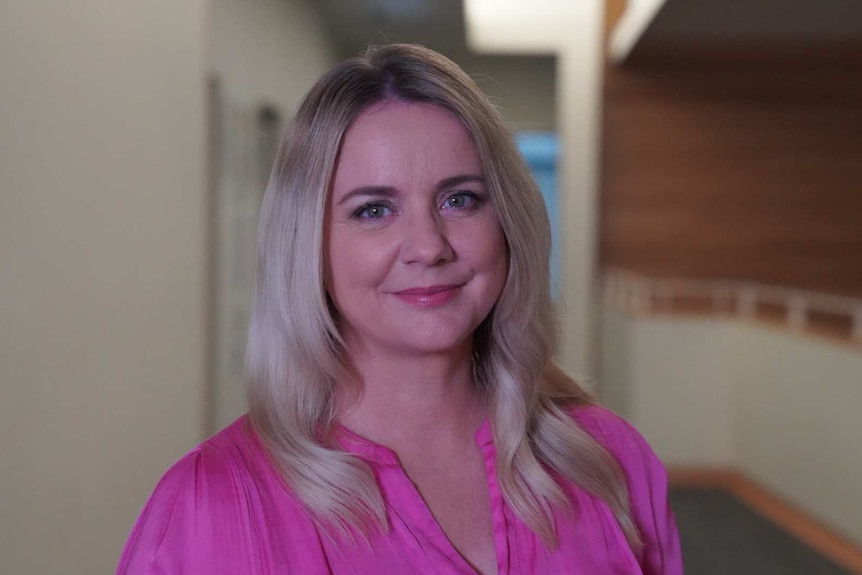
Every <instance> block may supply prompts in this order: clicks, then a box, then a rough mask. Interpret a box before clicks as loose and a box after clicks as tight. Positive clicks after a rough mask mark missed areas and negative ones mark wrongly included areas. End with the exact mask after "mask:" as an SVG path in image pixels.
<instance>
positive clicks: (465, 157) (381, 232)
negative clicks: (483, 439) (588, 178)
mask: <svg viewBox="0 0 862 575" xmlns="http://www.w3.org/2000/svg"><path fill="white" fill-rule="evenodd" d="M483 176H484V174H483V169H482V163H481V161H480V159H479V154H478V152H477V150H476V146H475V144H474V143H473V141H472V138H471V137H470V135H469V133H468V132H467V130H466V129H465V128H464V127H463V126H462V125H461V123H460V122H459V121H458V119H457V118H456V117H455V116H453V115H452V114H451V113H449V112H448V111H445V110H443V109H442V108H439V107H435V106H432V105H427V104H414V103H409V104H408V103H403V102H393V101H390V102H384V103H382V104H378V105H376V106H373V107H372V108H370V109H368V110H366V111H365V112H364V113H363V114H361V115H360V116H359V117H358V118H357V120H356V121H355V122H354V124H353V125H352V126H351V128H350V129H349V130H348V132H347V134H346V135H345V139H344V142H343V145H342V149H341V154H340V157H339V163H338V165H337V166H336V171H335V176H334V182H333V187H332V192H331V197H330V198H329V202H328V208H327V217H326V252H327V289H328V292H329V296H330V298H331V299H332V301H333V303H334V304H335V307H336V309H337V310H338V314H339V316H338V318H337V322H338V326H339V330H340V333H341V334H342V337H343V338H344V341H345V346H346V350H347V353H348V356H349V359H350V360H351V363H352V364H353V365H354V366H355V368H356V371H357V374H358V377H359V379H360V382H359V384H360V385H359V386H358V387H359V389H360V390H361V393H360V394H359V396H358V397H350V398H349V400H344V399H343V398H342V400H341V407H342V409H341V415H340V417H339V419H340V421H341V423H342V424H343V425H345V426H347V427H348V428H350V429H351V430H352V431H354V432H355V433H358V434H359V435H362V436H364V437H365V438H367V439H370V440H371V441H374V442H375V443H379V444H381V445H384V446H386V447H389V448H390V449H392V450H393V451H395V453H396V454H397V455H398V458H399V461H400V463H401V466H402V468H403V470H404V473H405V474H406V475H407V476H408V477H409V479H410V481H411V482H412V483H413V485H414V486H415V487H416V489H417V490H418V491H419V493H420V495H421V496H422V498H423V500H424V501H425V503H426V504H427V506H428V508H429V511H430V512H431V513H432V515H433V516H434V517H435V519H436V520H437V522H438V523H439V525H440V527H441V529H442V530H443V532H444V533H445V534H446V536H447V537H448V538H449V540H450V541H451V542H452V544H453V546H454V547H455V548H456V549H457V550H458V551H459V552H460V553H461V555H462V556H463V557H464V558H465V559H466V560H467V561H468V562H469V563H470V564H471V565H473V566H474V567H475V568H476V569H477V571H478V572H480V573H483V574H489V573H495V572H496V556H495V551H494V541H493V525H492V520H491V511H490V501H489V493H488V485H487V476H486V473H485V469H484V463H483V459H482V454H481V453H480V451H479V449H478V447H477V445H476V443H475V442H474V434H475V432H476V429H477V427H478V426H479V424H480V423H481V421H482V419H483V418H484V417H485V415H486V414H485V408H484V402H483V398H482V397H481V396H480V395H479V393H478V392H477V390H476V387H475V386H474V385H473V372H472V344H473V332H474V331H475V329H476V328H477V327H478V326H479V324H480V323H481V322H482V321H483V320H484V319H485V317H486V316H487V315H488V313H489V312H490V311H491V309H492V308H493V306H494V303H495V302H496V301H497V299H498V297H499V296H500V292H501V291H502V288H503V284H504V283H505V281H506V273H507V266H508V260H507V255H506V243H505V238H504V235H503V231H502V229H501V227H500V224H499V221H498V219H497V216H496V214H495V212H494V209H493V206H492V204H491V202H490V198H489V197H488V191H487V189H486V186H485V183H484V178H483Z"/></svg>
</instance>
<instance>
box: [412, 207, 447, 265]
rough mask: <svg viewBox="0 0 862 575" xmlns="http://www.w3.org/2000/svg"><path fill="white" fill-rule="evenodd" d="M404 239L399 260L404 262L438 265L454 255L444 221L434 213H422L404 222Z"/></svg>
mask: <svg viewBox="0 0 862 575" xmlns="http://www.w3.org/2000/svg"><path fill="white" fill-rule="evenodd" d="M404 223H405V224H406V225H405V230H404V241H403V242H402V244H401V260H402V261H403V262H404V263H406V264H410V263H421V264H424V265H426V266H434V265H439V264H441V263H445V262H448V261H451V260H452V259H454V257H455V253H454V251H453V250H452V245H451V244H450V243H449V238H448V234H447V229H446V223H445V222H444V221H443V220H442V218H440V217H439V216H437V215H436V214H422V215H421V216H417V217H414V218H407V221H405V222H404Z"/></svg>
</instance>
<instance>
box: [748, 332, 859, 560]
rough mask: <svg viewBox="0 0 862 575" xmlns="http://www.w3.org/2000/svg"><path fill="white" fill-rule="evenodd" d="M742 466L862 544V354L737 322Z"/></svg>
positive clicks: (815, 340)
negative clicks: (861, 487)
mask: <svg viewBox="0 0 862 575" xmlns="http://www.w3.org/2000/svg"><path fill="white" fill-rule="evenodd" d="M732 332H733V339H734V342H735V347H734V350H735V360H734V361H733V363H732V366H733V370H734V371H733V373H732V384H733V386H734V389H735V390H736V391H735V394H734V395H735V399H736V404H735V406H734V429H735V430H736V433H737V435H738V437H739V438H740V439H744V440H741V441H738V442H737V443H736V445H737V452H736V457H737V461H738V462H739V467H740V469H742V470H744V471H745V472H746V473H747V474H749V475H750V476H751V477H753V478H754V479H757V480H758V481H760V482H762V483H763V484H764V485H769V486H771V487H772V488H773V489H774V490H775V491H776V492H777V493H778V494H779V495H781V496H783V497H786V498H787V499H789V500H790V501H793V502H795V503H797V504H798V505H800V506H801V507H802V508H803V509H805V510H807V511H808V512H810V513H812V514H814V515H815V516H817V517H823V518H825V519H826V520H827V521H829V523H830V524H831V525H833V526H834V527H836V528H837V529H839V530H840V531H841V532H843V533H845V534H847V535H849V536H850V537H852V538H853V540H854V541H855V542H856V543H857V544H859V545H862V495H860V492H859V490H860V486H862V444H860V442H862V417H860V416H859V409H860V406H862V352H860V351H859V350H858V349H853V348H851V347H849V346H845V345H840V344H832V343H829V342H827V341H823V340H819V339H815V338H805V337H798V336H794V335H792V334H789V333H786V332H780V331H775V330H772V329H769V328H763V327H756V326H753V327H748V326H744V325H735V326H733V327H732Z"/></svg>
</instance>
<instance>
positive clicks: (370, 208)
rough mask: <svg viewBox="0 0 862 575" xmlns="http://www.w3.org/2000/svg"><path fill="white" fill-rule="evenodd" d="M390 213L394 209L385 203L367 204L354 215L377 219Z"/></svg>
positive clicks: (361, 217) (355, 216)
mask: <svg viewBox="0 0 862 575" xmlns="http://www.w3.org/2000/svg"><path fill="white" fill-rule="evenodd" d="M390 213H392V210H390V209H389V208H388V207H387V206H385V205H383V204H365V205H364V206H362V207H360V208H359V209H358V210H356V211H355V212H353V217H354V218H359V219H366V220H377V219H380V218H383V217H385V216H388V215H389V214H390Z"/></svg>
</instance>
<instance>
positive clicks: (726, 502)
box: [670, 488, 851, 575]
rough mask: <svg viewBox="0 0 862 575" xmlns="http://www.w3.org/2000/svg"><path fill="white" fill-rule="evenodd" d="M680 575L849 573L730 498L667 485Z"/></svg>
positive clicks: (723, 494)
mask: <svg viewBox="0 0 862 575" xmlns="http://www.w3.org/2000/svg"><path fill="white" fill-rule="evenodd" d="M670 501H671V506H672V507H673V511H674V514H675V515H676V522H677V526H678V527H679V531H680V538H681V539H682V552H683V562H684V564H685V573H686V575H851V574H850V573H849V572H848V571H846V570H844V569H843V568H841V567H839V566H838V565H835V564H834V563H832V561H830V560H829V559H827V558H826V557H823V556H822V555H820V554H818V553H817V552H816V551H814V550H813V549H811V548H809V547H807V546H806V545H805V544H804V543H802V542H800V541H799V540H797V539H795V538H793V537H792V536H791V535H788V534H787V533H785V532H784V531H782V530H781V529H779V528H778V527H777V526H776V525H774V524H773V523H771V522H770V521H769V520H767V519H765V518H763V517H762V516H760V515H758V514H757V513H755V512H754V511H752V510H750V509H749V508H747V507H746V506H744V505H743V504H741V503H740V502H739V501H737V500H736V499H734V498H733V497H731V496H729V495H727V494H726V493H724V492H722V491H717V490H712V489H687V488H686V489H676V488H674V489H671V493H670Z"/></svg>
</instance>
